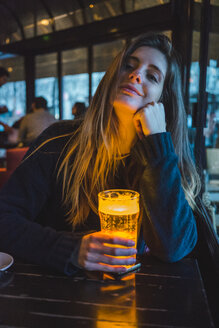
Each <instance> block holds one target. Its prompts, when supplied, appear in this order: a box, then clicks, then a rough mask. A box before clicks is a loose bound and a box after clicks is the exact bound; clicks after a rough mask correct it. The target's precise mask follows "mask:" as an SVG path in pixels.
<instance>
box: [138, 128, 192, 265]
mask: <svg viewBox="0 0 219 328" xmlns="http://www.w3.org/2000/svg"><path fill="white" fill-rule="evenodd" d="M132 156H133V157H134V158H135V160H137V162H138V163H140V164H141V165H142V166H143V174H142V178H141V182H140V194H141V200H142V206H143V213H144V214H143V222H142V225H143V236H144V240H145V242H146V244H147V246H148V248H149V249H150V252H151V254H152V255H154V256H156V257H158V258H160V259H162V260H164V261H167V262H175V261H178V260H180V259H181V258H183V257H185V256H186V255H188V254H189V253H190V252H191V251H192V250H193V248H194V247H195V244H196V242H197V229H196V223H195V218H194V216H193V212H192V210H191V208H190V206H189V204H188V202H187V200H186V199H185V194H184V191H183V188H182V185H181V175H180V171H179V168H178V165H177V162H178V158H177V156H176V154H175V151H174V147H173V143H172V139H171V135H170V133H169V132H165V133H159V134H154V135H150V136H147V137H143V139H142V140H138V141H137V143H136V144H135V146H134V147H133V149H132Z"/></svg>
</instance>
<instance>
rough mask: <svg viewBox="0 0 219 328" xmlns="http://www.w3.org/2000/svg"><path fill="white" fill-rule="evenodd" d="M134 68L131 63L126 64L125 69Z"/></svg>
mask: <svg viewBox="0 0 219 328" xmlns="http://www.w3.org/2000/svg"><path fill="white" fill-rule="evenodd" d="M132 68H133V66H132V65H131V64H129V63H126V64H125V69H132Z"/></svg>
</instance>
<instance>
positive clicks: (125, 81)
mask: <svg viewBox="0 0 219 328" xmlns="http://www.w3.org/2000/svg"><path fill="white" fill-rule="evenodd" d="M166 72H167V61H166V58H165V56H164V55H163V54H162V53H161V52H160V51H159V50H157V49H154V48H151V47H146V46H143V47H140V48H138V49H136V50H135V51H134V52H133V53H132V54H131V55H130V56H129V57H128V58H127V61H126V63H125V65H124V68H123V70H122V72H121V75H120V83H119V88H118V93H117V96H116V99H115V101H114V108H115V111H116V114H117V115H119V114H120V113H125V112H126V114H128V113H131V114H134V113H135V112H136V110H138V109H139V108H141V107H144V106H145V105H147V104H148V103H150V102H152V101H154V102H158V101H159V99H160V97H161V95H162V91H163V86H164V81H165V76H166Z"/></svg>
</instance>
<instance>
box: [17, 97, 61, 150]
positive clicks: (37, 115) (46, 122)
mask: <svg viewBox="0 0 219 328" xmlns="http://www.w3.org/2000/svg"><path fill="white" fill-rule="evenodd" d="M55 121H56V119H55V117H54V116H53V115H52V114H50V113H49V112H48V110H47V100H46V99H45V98H43V97H36V98H34V101H33V103H32V113H30V114H27V115H26V116H25V117H24V118H23V119H22V122H21V125H20V128H19V134H18V142H19V144H18V146H19V147H26V146H29V145H30V144H31V142H32V141H34V140H35V139H36V138H37V137H38V136H39V135H40V134H41V133H42V132H43V131H44V130H45V129H46V128H48V127H49V126H50V125H51V124H53V123H54V122H55Z"/></svg>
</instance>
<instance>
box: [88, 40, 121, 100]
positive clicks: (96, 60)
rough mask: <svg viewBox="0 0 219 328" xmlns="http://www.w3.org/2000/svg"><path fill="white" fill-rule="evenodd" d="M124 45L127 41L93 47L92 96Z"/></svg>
mask: <svg viewBox="0 0 219 328" xmlns="http://www.w3.org/2000/svg"><path fill="white" fill-rule="evenodd" d="M124 45H125V40H117V41H113V42H108V43H102V44H98V45H95V46H94V47H93V73H92V96H93V95H94V93H95V91H96V88H97V86H98V84H99V82H100V80H101V79H102V77H103V75H104V73H105V71H106V70H107V68H108V67H109V65H110V64H111V62H112V61H113V59H114V58H115V57H116V55H117V54H118V53H119V51H120V50H122V48H123V46H124Z"/></svg>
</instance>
